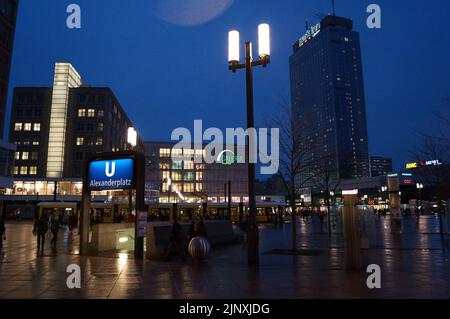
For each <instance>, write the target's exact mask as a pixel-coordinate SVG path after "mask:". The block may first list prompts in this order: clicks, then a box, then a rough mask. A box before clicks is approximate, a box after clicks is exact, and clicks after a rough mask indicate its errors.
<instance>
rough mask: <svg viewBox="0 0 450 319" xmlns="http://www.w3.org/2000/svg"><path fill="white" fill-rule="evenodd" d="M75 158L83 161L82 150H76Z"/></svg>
mask: <svg viewBox="0 0 450 319" xmlns="http://www.w3.org/2000/svg"><path fill="white" fill-rule="evenodd" d="M75 159H76V160H77V161H81V160H82V159H83V153H82V152H76V153H75Z"/></svg>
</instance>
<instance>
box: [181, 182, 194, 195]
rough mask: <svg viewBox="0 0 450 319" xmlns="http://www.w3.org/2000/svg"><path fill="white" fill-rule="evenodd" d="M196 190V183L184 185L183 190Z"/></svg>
mask: <svg viewBox="0 0 450 319" xmlns="http://www.w3.org/2000/svg"><path fill="white" fill-rule="evenodd" d="M193 191H194V184H191V183H188V184H184V185H183V192H187V193H188V192H193Z"/></svg>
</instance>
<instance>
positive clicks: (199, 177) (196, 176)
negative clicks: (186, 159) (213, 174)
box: [195, 172, 203, 182]
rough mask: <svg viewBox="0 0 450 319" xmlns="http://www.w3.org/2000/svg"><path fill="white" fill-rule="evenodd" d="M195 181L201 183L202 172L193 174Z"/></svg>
mask: <svg viewBox="0 0 450 319" xmlns="http://www.w3.org/2000/svg"><path fill="white" fill-rule="evenodd" d="M195 180H196V181H200V182H201V181H203V172H196V173H195Z"/></svg>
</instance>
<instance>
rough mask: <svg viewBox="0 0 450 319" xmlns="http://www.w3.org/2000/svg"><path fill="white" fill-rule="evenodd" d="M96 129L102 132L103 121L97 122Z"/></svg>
mask: <svg viewBox="0 0 450 319" xmlns="http://www.w3.org/2000/svg"><path fill="white" fill-rule="evenodd" d="M97 131H98V132H103V123H97Z"/></svg>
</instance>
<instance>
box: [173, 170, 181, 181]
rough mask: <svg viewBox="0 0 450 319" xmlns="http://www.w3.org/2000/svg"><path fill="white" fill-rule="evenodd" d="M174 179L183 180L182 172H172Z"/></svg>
mask: <svg viewBox="0 0 450 319" xmlns="http://www.w3.org/2000/svg"><path fill="white" fill-rule="evenodd" d="M172 180H173V181H181V173H180V172H172Z"/></svg>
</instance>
